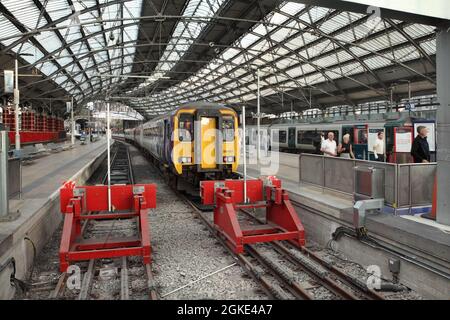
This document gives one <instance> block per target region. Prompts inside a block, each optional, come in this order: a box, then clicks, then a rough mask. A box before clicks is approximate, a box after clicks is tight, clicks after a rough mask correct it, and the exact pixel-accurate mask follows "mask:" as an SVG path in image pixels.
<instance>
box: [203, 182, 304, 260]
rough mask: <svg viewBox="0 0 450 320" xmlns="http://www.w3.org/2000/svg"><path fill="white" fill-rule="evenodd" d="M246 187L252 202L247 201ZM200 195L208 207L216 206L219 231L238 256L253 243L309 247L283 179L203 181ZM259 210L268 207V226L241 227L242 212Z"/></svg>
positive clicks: (215, 215) (215, 218)
mask: <svg viewBox="0 0 450 320" xmlns="http://www.w3.org/2000/svg"><path fill="white" fill-rule="evenodd" d="M245 185H247V188H246V189H247V200H248V201H244V186H245ZM200 192H201V198H202V203H203V204H204V205H215V207H214V225H215V228H216V230H217V231H218V232H219V233H220V234H222V235H223V236H224V237H225V238H226V240H227V243H228V244H229V246H230V247H231V249H233V251H234V252H235V253H237V254H241V253H243V252H244V247H245V245H246V244H252V243H261V242H272V241H282V240H289V241H290V242H291V243H293V244H295V245H296V246H299V247H301V246H304V245H305V230H304V228H303V225H302V223H301V221H300V218H299V217H298V215H297V213H296V212H295V209H294V208H293V206H292V204H291V202H290V201H289V196H288V193H287V191H285V190H283V189H282V188H281V180H279V179H276V178H275V177H269V178H268V179H266V180H262V179H258V180H248V181H246V182H244V181H243V180H225V181H202V182H201V185H200ZM257 208H266V224H264V225H244V224H240V222H239V220H238V216H237V212H238V211H239V210H241V209H257Z"/></svg>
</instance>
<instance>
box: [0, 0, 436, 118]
mask: <svg viewBox="0 0 450 320" xmlns="http://www.w3.org/2000/svg"><path fill="white" fill-rule="evenodd" d="M231 1H233V0H189V1H187V2H186V5H185V9H184V12H183V14H182V16H180V17H177V20H178V23H177V26H176V28H175V29H174V31H173V34H172V38H171V40H170V41H169V43H168V44H167V46H166V49H165V51H164V52H163V53H162V55H161V60H160V62H159V63H158V65H157V67H156V69H155V70H154V71H153V73H152V75H151V76H148V74H146V75H145V76H147V77H149V79H147V80H146V81H144V82H143V83H141V84H140V85H139V86H138V87H136V88H135V89H131V90H128V91H127V92H114V88H115V87H117V85H118V84H119V83H121V82H123V81H125V80H124V78H122V77H120V76H121V75H128V74H129V73H130V72H131V69H132V66H133V61H134V59H135V57H134V52H135V50H136V49H135V45H136V43H137V37H138V31H139V30H138V28H139V21H140V19H145V17H140V14H141V10H142V5H143V0H109V1H107V0H82V1H81V0H50V1H47V0H21V1H16V0H1V1H0V4H1V6H3V7H4V8H6V10H7V11H6V14H5V11H4V10H0V12H2V14H1V15H0V30H2V34H1V35H0V43H2V44H3V45H4V46H5V47H6V50H9V49H11V50H12V51H14V52H16V53H30V54H31V56H24V57H23V59H25V60H26V61H27V62H28V63H29V66H32V67H36V68H37V69H39V70H40V71H41V72H42V73H44V74H45V75H46V76H47V77H48V78H47V79H44V80H39V81H48V79H51V80H52V81H54V82H56V83H57V84H59V85H60V86H61V87H62V88H64V89H65V90H66V91H67V92H68V93H69V94H71V95H74V97H75V99H76V100H77V101H78V102H83V103H84V102H87V101H89V99H94V98H96V99H97V98H98V97H99V96H102V95H103V96H104V94H105V89H106V88H109V90H110V91H111V92H113V93H114V95H121V96H122V97H124V98H127V103H129V105H130V106H132V107H134V108H136V109H137V110H139V111H140V112H141V113H143V114H145V115H146V116H148V117H151V116H154V115H157V114H160V113H164V112H167V111H169V110H171V109H173V108H175V107H177V106H178V105H180V104H182V103H186V102H190V101H197V100H207V101H215V102H223V103H246V102H248V101H252V100H254V99H256V90H257V86H256V74H257V72H256V70H259V71H258V72H259V73H260V76H261V94H262V95H263V96H270V95H273V94H276V93H280V92H283V93H287V94H288V93H289V91H290V90H294V89H297V90H298V89H300V90H301V91H302V94H303V96H304V99H305V100H308V98H307V95H308V94H307V93H306V91H307V90H308V89H307V88H314V87H316V86H318V85H319V84H321V83H331V84H334V85H335V86H336V88H338V86H337V85H336V84H335V83H336V81H337V80H339V79H348V80H349V81H352V82H354V83H356V84H358V85H359V86H361V87H363V88H366V89H368V90H373V91H374V92H376V93H377V94H378V95H379V96H386V95H388V94H389V93H388V88H386V87H385V85H384V84H383V83H382V81H381V80H380V79H379V78H378V76H377V74H376V73H375V72H374V71H376V70H378V69H381V68H384V67H388V66H393V65H395V66H397V67H398V68H403V69H405V70H407V71H408V72H409V73H411V74H414V75H416V76H417V77H421V78H423V79H424V80H427V81H430V82H435V80H434V79H431V78H429V76H427V75H425V74H421V73H420V72H418V71H416V70H414V69H412V68H410V67H409V66H408V65H407V63H408V62H410V61H413V60H417V59H424V60H426V61H430V62H431V63H432V64H434V62H433V60H432V58H431V57H432V56H433V55H435V54H436V34H435V28H434V27H432V26H426V25H420V24H413V23H406V22H402V21H397V20H391V19H378V18H372V17H370V16H368V15H363V14H357V13H351V12H341V11H337V10H334V9H327V8H321V7H314V6H307V5H304V4H300V3H296V2H289V1H285V2H283V1H280V5H279V6H278V7H277V8H276V9H275V10H274V11H272V12H270V13H269V14H267V15H266V17H265V18H264V19H263V21H255V24H254V27H253V28H252V29H251V30H249V31H248V32H247V33H246V34H244V35H243V36H242V37H240V38H239V39H237V40H236V41H235V42H234V43H233V44H232V45H231V46H228V47H227V48H226V49H225V50H223V51H221V53H220V54H218V55H217V56H216V58H215V59H213V60H212V61H210V62H209V63H206V64H204V66H203V67H202V68H201V69H200V70H199V71H198V72H197V73H195V74H192V75H190V76H189V77H188V78H187V79H186V80H184V81H181V82H178V83H176V82H174V83H173V85H171V86H170V87H168V88H165V89H162V91H159V92H155V91H152V93H151V94H149V95H147V96H145V97H144V98H142V97H139V98H133V96H134V95H136V92H140V91H141V90H142V89H145V88H146V87H147V86H152V85H153V86H154V85H158V83H159V81H164V79H166V78H167V77H168V76H169V75H170V74H171V73H170V71H171V70H172V69H173V68H175V66H176V65H177V64H180V63H185V62H183V57H184V56H185V55H186V54H187V53H188V52H189V50H191V49H192V48H193V47H194V46H198V45H206V44H205V43H200V42H199V41H198V37H199V35H200V34H201V32H202V30H204V29H205V27H206V26H208V25H210V24H214V23H217V22H220V21H221V19H225V18H222V17H220V16H219V15H218V12H220V10H219V9H220V8H222V7H223V6H225V5H226V4H227V2H231ZM70 4H71V5H70ZM0 9H2V8H1V7H0ZM236 21H239V19H236ZM100 22H102V23H100ZM154 23H161V22H157V21H155V22H154ZM37 31H39V32H37ZM118 44H119V45H118ZM211 45H214V44H211ZM191 62H192V61H191ZM186 63H187V62H186ZM362 73H367V74H368V75H370V76H371V77H372V78H373V79H375V80H376V81H378V85H373V84H372V85H370V84H368V83H363V82H361V81H360V80H358V79H357V77H356V75H358V74H362ZM101 74H102V75H105V74H107V75H110V76H108V77H107V78H104V77H100V75H101ZM39 81H37V82H39ZM35 83H36V82H35ZM302 88H304V89H305V93H303V89H302ZM324 93H325V94H330V93H328V92H324Z"/></svg>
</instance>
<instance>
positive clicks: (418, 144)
mask: <svg viewBox="0 0 450 320" xmlns="http://www.w3.org/2000/svg"><path fill="white" fill-rule="evenodd" d="M417 133H418V135H417V137H416V138H415V139H414V142H413V144H412V147H411V155H412V156H413V158H414V162H415V163H429V162H430V161H431V154H430V145H429V144H428V140H427V137H428V129H427V127H424V126H419V127H418V128H417Z"/></svg>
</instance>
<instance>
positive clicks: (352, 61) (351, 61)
mask: <svg viewBox="0 0 450 320" xmlns="http://www.w3.org/2000/svg"><path fill="white" fill-rule="evenodd" d="M321 41H323V39H321ZM302 49H304V48H302ZM366 51H367V50H366ZM354 62H356V61H354V60H350V61H348V62H347V63H354ZM360 84H361V83H360ZM369 89H371V90H373V89H374V88H369ZM375 91H376V90H375Z"/></svg>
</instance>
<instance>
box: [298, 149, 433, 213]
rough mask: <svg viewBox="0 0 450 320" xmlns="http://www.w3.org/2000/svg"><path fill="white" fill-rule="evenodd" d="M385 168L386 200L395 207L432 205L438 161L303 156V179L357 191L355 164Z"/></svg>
mask: <svg viewBox="0 0 450 320" xmlns="http://www.w3.org/2000/svg"><path fill="white" fill-rule="evenodd" d="M361 166H363V167H364V166H366V167H374V168H379V169H384V173H385V177H384V178H385V179H384V181H385V182H384V183H385V185H384V189H385V203H386V204H387V205H389V206H391V207H393V208H407V207H419V206H430V205H431V204H432V200H433V185H434V180H435V176H436V170H437V164H436V163H429V164H413V163H408V164H393V163H382V162H374V161H364V160H351V159H343V158H333V157H325V156H319V155H311V154H301V155H300V156H299V182H302V183H307V184H311V185H315V186H318V187H320V188H323V189H325V190H332V191H338V192H341V193H344V194H350V195H353V193H354V192H355V170H354V168H355V167H361Z"/></svg>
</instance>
